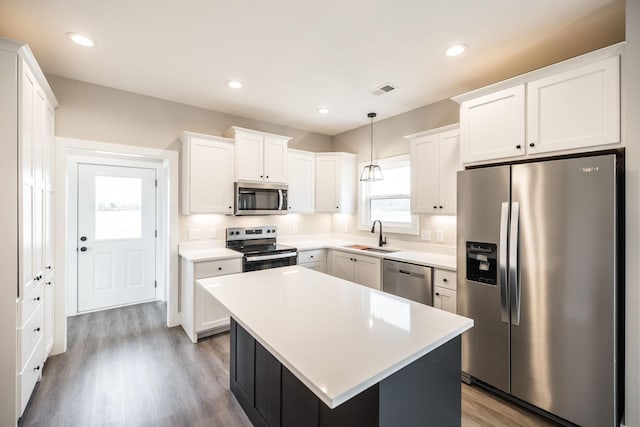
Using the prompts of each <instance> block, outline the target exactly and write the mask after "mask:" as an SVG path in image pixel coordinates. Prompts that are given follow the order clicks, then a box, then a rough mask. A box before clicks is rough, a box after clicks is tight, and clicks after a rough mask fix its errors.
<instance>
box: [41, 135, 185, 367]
mask: <svg viewBox="0 0 640 427" xmlns="http://www.w3.org/2000/svg"><path fill="white" fill-rule="evenodd" d="M55 142H56V149H55V165H56V167H55V184H56V185H55V189H56V191H55V195H54V198H55V207H54V212H55V218H54V221H55V222H54V224H55V225H54V231H55V236H56V237H57V238H56V239H55V247H54V253H55V254H57V256H56V257H55V258H54V268H55V271H56V287H55V296H54V300H55V301H54V307H55V309H54V317H55V329H54V346H53V350H52V354H58V353H62V352H64V351H66V349H67V315H68V314H69V313H70V312H72V311H75V312H76V313H77V303H76V304H69V300H68V294H69V293H75V294H76V295H75V298H77V258H76V250H75V248H76V237H77V236H76V234H77V221H76V216H77V208H76V204H77V170H78V168H77V164H78V163H79V162H81V163H86V162H87V160H90V161H89V163H95V164H124V163H125V162H126V163H128V165H141V164H142V165H144V167H150V166H152V165H153V167H155V168H156V177H157V179H158V188H157V196H158V197H157V202H156V203H157V204H158V205H157V207H156V215H157V220H156V221H158V220H159V223H157V227H158V228H157V229H158V239H157V242H156V245H157V246H156V249H157V250H156V259H157V263H156V277H157V280H158V291H157V292H158V293H157V298H158V299H162V300H166V302H167V326H168V327H173V326H177V325H179V324H180V312H179V307H178V294H179V288H178V286H179V285H178V239H179V225H178V218H179V215H178V200H179V199H178V194H179V184H178V183H179V181H178V176H179V152H178V151H174V150H167V149H159V148H148V147H139V146H132V145H126V144H113V143H107V142H100V141H91V140H83V139H73V138H62V137H56V139H55ZM161 296H162V297H161ZM71 309H72V311H70V310H71Z"/></svg>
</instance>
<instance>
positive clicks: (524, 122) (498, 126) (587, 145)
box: [454, 44, 622, 164]
mask: <svg viewBox="0 0 640 427" xmlns="http://www.w3.org/2000/svg"><path fill="white" fill-rule="evenodd" d="M621 52H622V44H617V45H614V46H610V47H607V48H604V49H600V50H597V51H595V52H591V53H588V54H585V55H582V56H579V57H577V58H572V59H569V60H567V61H563V62H560V63H558V64H555V65H551V66H549V67H546V68H543V69H540V70H536V71H532V72H530V73H527V74H524V75H522V76H518V77H514V78H512V79H509V80H506V81H504V82H500V83H497V84H495V85H492V86H488V87H486V88H482V89H478V90H476V91H473V92H470V93H467V94H464V95H460V96H457V97H455V98H454V100H456V101H458V102H460V157H461V160H462V163H465V164H468V163H479V162H491V161H495V160H501V159H505V158H509V159H518V158H524V157H529V156H532V157H535V156H537V157H539V156H540V155H544V154H546V153H552V152H553V153H557V154H569V153H573V152H582V151H587V150H589V149H593V148H594V147H599V148H603V149H605V148H607V146H608V145H610V144H618V143H620V141H621V138H620V54H621Z"/></svg>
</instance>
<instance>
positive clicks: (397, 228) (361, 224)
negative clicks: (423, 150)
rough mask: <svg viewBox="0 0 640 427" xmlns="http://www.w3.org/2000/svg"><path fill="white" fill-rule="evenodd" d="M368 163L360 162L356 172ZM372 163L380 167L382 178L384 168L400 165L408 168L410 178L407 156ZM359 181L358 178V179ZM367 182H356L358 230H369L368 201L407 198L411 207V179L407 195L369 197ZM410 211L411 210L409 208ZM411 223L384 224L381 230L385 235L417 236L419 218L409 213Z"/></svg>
mask: <svg viewBox="0 0 640 427" xmlns="http://www.w3.org/2000/svg"><path fill="white" fill-rule="evenodd" d="M369 163H370V162H368V161H367V162H361V163H359V164H358V171H361V170H362V168H363V167H364V166H366V165H368V164H369ZM374 163H376V164H378V165H380V168H381V169H382V174H383V176H384V170H385V167H386V168H388V169H391V168H394V166H395V167H398V164H401V165H402V166H403V167H405V166H406V167H409V176H411V162H410V158H409V154H403V155H400V156H394V157H386V158H383V159H375V160H374ZM358 179H359V178H358ZM368 185H369V183H368V182H365V181H360V180H358V230H361V231H369V230H371V225H372V221H371V212H370V200H371V199H372V198H375V199H402V198H407V199H408V200H409V206H411V178H409V193H408V194H407V193H398V194H386V195H384V196H377V197H371V196H370V195H369V191H368ZM409 209H411V208H409ZM410 215H411V223H410V224H409V223H406V224H405V223H399V222H384V223H383V230H384V232H385V233H392V234H411V235H418V234H419V229H420V223H419V216H418V215H415V214H412V213H410Z"/></svg>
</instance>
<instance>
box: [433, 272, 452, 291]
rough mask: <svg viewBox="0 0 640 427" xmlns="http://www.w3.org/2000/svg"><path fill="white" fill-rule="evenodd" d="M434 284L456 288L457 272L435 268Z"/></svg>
mask: <svg viewBox="0 0 640 427" xmlns="http://www.w3.org/2000/svg"><path fill="white" fill-rule="evenodd" d="M433 285H434V286H439V287H441V288H446V289H451V290H452V291H455V290H456V272H455V271H449V270H439V269H434V270H433Z"/></svg>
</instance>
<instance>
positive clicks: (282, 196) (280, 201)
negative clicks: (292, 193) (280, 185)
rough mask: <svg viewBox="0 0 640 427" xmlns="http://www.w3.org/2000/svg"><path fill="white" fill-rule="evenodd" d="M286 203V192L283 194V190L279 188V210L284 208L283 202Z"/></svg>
mask: <svg viewBox="0 0 640 427" xmlns="http://www.w3.org/2000/svg"><path fill="white" fill-rule="evenodd" d="M283 203H284V194H282V190H278V210H279V211H281V210H282V204H283Z"/></svg>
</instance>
